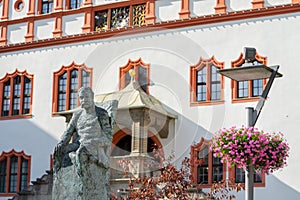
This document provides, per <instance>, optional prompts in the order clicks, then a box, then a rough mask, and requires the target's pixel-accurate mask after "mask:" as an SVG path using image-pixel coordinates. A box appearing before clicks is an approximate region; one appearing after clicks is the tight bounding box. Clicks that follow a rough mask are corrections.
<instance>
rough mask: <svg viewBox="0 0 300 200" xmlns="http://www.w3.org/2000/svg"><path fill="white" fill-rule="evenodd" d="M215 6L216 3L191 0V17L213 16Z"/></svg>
mask: <svg viewBox="0 0 300 200" xmlns="http://www.w3.org/2000/svg"><path fill="white" fill-rule="evenodd" d="M215 6H216V1H212V0H191V1H190V12H191V17H195V16H203V15H210V14H214V13H215V9H214V7H215Z"/></svg>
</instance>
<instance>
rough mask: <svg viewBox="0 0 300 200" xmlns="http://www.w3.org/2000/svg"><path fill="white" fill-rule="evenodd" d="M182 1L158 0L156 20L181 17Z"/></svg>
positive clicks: (156, 3) (156, 2)
mask: <svg viewBox="0 0 300 200" xmlns="http://www.w3.org/2000/svg"><path fill="white" fill-rule="evenodd" d="M180 7H181V2H180V0H169V1H164V0H158V1H155V15H156V21H157V22H160V21H168V20H175V19H178V18H179V14H178V13H179V12H180Z"/></svg>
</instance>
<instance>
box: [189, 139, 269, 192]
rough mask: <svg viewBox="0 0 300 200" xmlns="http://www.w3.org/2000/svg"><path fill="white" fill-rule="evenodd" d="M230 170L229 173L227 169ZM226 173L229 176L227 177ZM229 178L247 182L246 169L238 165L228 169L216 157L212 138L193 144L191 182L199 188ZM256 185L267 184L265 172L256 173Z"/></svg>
mask: <svg viewBox="0 0 300 200" xmlns="http://www.w3.org/2000/svg"><path fill="white" fill-rule="evenodd" d="M227 170H228V173H226V171H227ZM226 174H228V177H227V178H226ZM225 179H228V180H230V182H234V183H245V171H244V170H243V169H240V168H237V167H231V168H228V169H227V166H226V163H224V164H223V163H222V162H221V159H220V158H215V157H214V156H213V153H212V152H211V151H210V140H205V139H204V138H202V139H201V140H200V142H199V143H197V144H195V145H192V146H191V182H192V184H196V185H197V187H199V188H207V187H210V186H211V184H212V183H215V182H220V181H222V180H225ZM254 186H255V187H264V186H265V174H260V173H254Z"/></svg>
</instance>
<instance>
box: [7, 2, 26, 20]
mask: <svg viewBox="0 0 300 200" xmlns="http://www.w3.org/2000/svg"><path fill="white" fill-rule="evenodd" d="M16 1H17V0H13V1H10V2H9V12H8V13H9V14H8V15H9V19H20V18H23V17H26V16H27V12H28V3H29V2H28V0H24V3H23V6H24V8H23V10H21V11H16V10H15V3H16Z"/></svg>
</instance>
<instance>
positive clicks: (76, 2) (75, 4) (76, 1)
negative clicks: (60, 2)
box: [69, 0, 82, 9]
mask: <svg viewBox="0 0 300 200" xmlns="http://www.w3.org/2000/svg"><path fill="white" fill-rule="evenodd" d="M81 2H82V0H69V9H76V8H80V6H81Z"/></svg>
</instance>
